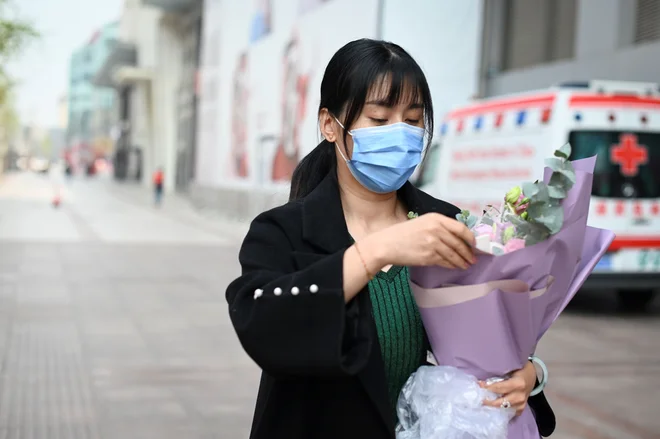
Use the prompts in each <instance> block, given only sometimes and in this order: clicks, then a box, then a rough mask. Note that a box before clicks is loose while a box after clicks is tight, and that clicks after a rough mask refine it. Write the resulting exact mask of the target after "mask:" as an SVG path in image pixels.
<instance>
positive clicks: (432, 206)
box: [303, 170, 455, 253]
mask: <svg viewBox="0 0 660 439" xmlns="http://www.w3.org/2000/svg"><path fill="white" fill-rule="evenodd" d="M397 194H398V197H399V199H401V200H402V201H403V202H404V204H405V205H406V206H407V208H408V210H409V211H412V212H415V213H417V214H419V215H423V214H425V213H429V212H438V213H443V214H448V215H451V216H453V214H455V213H454V212H453V209H455V208H453V206H451V205H449V204H447V203H445V202H443V201H440V200H437V199H435V198H433V197H431V196H430V195H428V194H426V193H425V192H422V191H421V190H419V189H417V188H416V187H415V186H413V185H412V183H410V182H406V183H405V184H404V185H403V187H402V188H401V189H399V191H398V193H397ZM452 208H453V209H452ZM303 238H304V239H305V241H307V242H308V243H310V244H312V245H313V246H315V247H318V248H320V249H321V250H323V251H325V252H328V253H334V252H337V251H339V250H341V249H342V248H346V247H348V246H350V245H351V243H352V241H351V237H350V234H349V233H348V228H347V226H346V220H345V218H344V212H343V210H342V205H341V198H340V195H339V182H338V180H337V172H336V170H333V171H331V172H330V173H329V174H328V175H327V176H326V177H325V178H324V179H323V180H322V181H321V183H320V184H319V185H318V186H317V187H316V188H315V189H314V190H313V191H312V192H311V193H310V194H309V195H307V196H306V197H305V198H304V199H303Z"/></svg>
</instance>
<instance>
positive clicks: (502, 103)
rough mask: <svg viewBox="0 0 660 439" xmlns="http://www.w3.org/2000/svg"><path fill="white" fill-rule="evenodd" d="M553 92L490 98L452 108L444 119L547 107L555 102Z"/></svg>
mask: <svg viewBox="0 0 660 439" xmlns="http://www.w3.org/2000/svg"><path fill="white" fill-rule="evenodd" d="M555 97H556V96H555V94H554V93H549V94H541V95H536V96H525V97H517V98H509V99H492V100H489V101H486V102H484V103H481V104H477V105H472V106H469V107H465V108H460V109H458V110H454V111H452V112H450V113H449V114H447V116H446V118H445V119H455V118H458V117H465V116H472V115H475V114H483V113H489V112H504V111H507V110H513V109H527V108H536V107H549V106H552V104H554V102H555Z"/></svg>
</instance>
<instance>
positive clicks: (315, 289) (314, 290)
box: [309, 284, 319, 294]
mask: <svg viewBox="0 0 660 439" xmlns="http://www.w3.org/2000/svg"><path fill="white" fill-rule="evenodd" d="M318 291H319V287H318V286H317V285H316V284H312V285H310V286H309V292H310V293H312V294H314V293H318Z"/></svg>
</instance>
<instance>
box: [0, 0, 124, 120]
mask: <svg viewBox="0 0 660 439" xmlns="http://www.w3.org/2000/svg"><path fill="white" fill-rule="evenodd" d="M14 4H15V5H17V7H18V11H19V12H20V14H21V16H22V17H24V18H26V19H29V20H30V21H32V23H33V24H34V25H35V27H36V28H37V29H38V30H39V31H40V32H41V34H42V37H41V39H40V40H39V41H37V42H36V43H34V44H32V45H31V46H30V47H29V49H28V51H27V53H25V54H24V55H23V56H22V57H21V58H20V59H18V60H17V61H16V62H14V63H13V64H12V65H10V68H9V70H10V72H11V73H12V74H13V75H14V77H15V78H17V79H18V80H19V81H20V82H21V83H20V85H19V87H18V93H17V98H18V109H19V112H20V115H21V119H22V122H24V123H37V124H39V125H41V126H42V127H44V128H45V127H50V126H55V125H56V124H57V118H58V113H57V101H58V99H59V98H60V97H61V96H62V95H64V94H65V93H66V92H67V83H68V75H69V57H70V56H71V54H72V53H73V51H74V50H76V49H77V48H79V47H81V46H83V45H84V44H85V42H86V41H88V40H89V38H90V37H91V36H92V34H93V33H94V32H95V31H96V30H97V29H99V28H100V27H102V26H103V25H105V24H106V23H110V22H112V21H115V20H118V19H119V16H120V13H121V8H122V4H123V0H14Z"/></svg>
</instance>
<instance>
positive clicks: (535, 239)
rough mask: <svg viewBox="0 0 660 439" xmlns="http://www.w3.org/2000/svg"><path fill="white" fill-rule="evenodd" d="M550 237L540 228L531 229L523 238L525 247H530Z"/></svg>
mask: <svg viewBox="0 0 660 439" xmlns="http://www.w3.org/2000/svg"><path fill="white" fill-rule="evenodd" d="M549 236H550V233H549V232H548V231H547V230H544V229H541V228H535V229H532V231H531V232H530V233H529V234H527V235H526V236H525V245H526V246H530V245H534V244H538V243H539V242H543V241H545V240H546V239H548V237H549Z"/></svg>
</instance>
